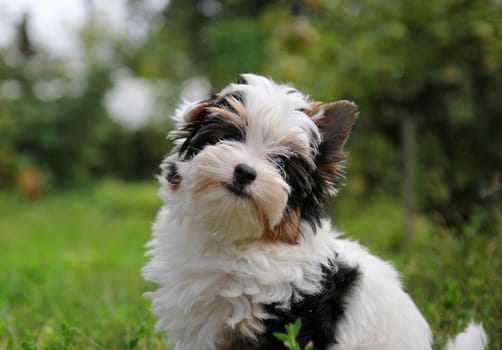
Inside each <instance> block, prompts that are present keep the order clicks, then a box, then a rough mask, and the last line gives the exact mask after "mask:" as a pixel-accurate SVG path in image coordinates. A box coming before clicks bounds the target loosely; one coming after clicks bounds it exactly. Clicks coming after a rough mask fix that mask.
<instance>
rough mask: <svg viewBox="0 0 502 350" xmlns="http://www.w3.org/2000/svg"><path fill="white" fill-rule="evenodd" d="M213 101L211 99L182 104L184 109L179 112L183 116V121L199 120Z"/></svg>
mask: <svg viewBox="0 0 502 350" xmlns="http://www.w3.org/2000/svg"><path fill="white" fill-rule="evenodd" d="M212 101H213V100H212V99H211V100H205V101H202V102H196V103H190V104H188V105H186V106H182V107H181V108H182V109H183V110H181V111H178V113H177V114H179V115H180V116H181V122H182V123H192V122H196V121H198V120H199V119H200V118H201V117H202V116H203V115H204V112H205V111H206V109H207V107H209V106H210V105H211V103H212Z"/></svg>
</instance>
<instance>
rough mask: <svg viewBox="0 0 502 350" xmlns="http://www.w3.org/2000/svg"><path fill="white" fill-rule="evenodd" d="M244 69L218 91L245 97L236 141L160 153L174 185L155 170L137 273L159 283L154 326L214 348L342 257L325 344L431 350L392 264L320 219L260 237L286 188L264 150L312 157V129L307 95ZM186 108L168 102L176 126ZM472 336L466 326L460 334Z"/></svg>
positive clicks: (312, 288) (250, 331)
mask: <svg viewBox="0 0 502 350" xmlns="http://www.w3.org/2000/svg"><path fill="white" fill-rule="evenodd" d="M245 79H246V80H247V82H248V84H247V85H239V84H231V85H230V86H228V87H227V88H226V89H225V90H224V91H223V92H222V93H227V92H235V91H239V92H241V93H242V94H243V95H244V104H245V107H246V113H247V115H246V118H247V122H248V124H247V126H246V141H245V143H239V142H235V141H223V142H219V143H217V144H215V145H211V146H207V147H205V148H204V149H203V150H201V151H200V152H199V153H198V154H197V155H196V156H194V158H193V159H191V160H190V161H184V162H177V156H178V155H177V153H174V154H172V155H170V156H168V158H167V160H166V161H167V162H176V165H177V167H178V171H179V174H180V176H181V178H182V182H181V184H179V186H176V187H175V188H173V187H171V186H170V185H169V184H168V182H167V180H166V179H165V178H164V176H161V177H159V180H160V183H161V188H160V191H159V194H160V197H161V198H162V200H163V201H164V205H163V207H162V209H161V210H160V212H159V214H158V216H157V219H156V222H155V224H154V226H153V238H152V240H151V241H150V242H149V243H148V244H147V247H148V249H149V255H150V256H151V260H150V262H149V263H148V264H147V265H146V266H145V267H144V269H143V275H144V277H145V279H146V280H148V281H152V282H155V283H157V284H158V285H159V288H158V289H157V290H156V291H152V292H149V293H147V296H148V297H150V298H151V299H152V303H153V312H154V313H155V314H156V315H157V316H158V322H157V325H156V327H157V329H158V330H159V331H163V332H166V333H167V334H168V339H169V342H170V343H171V345H172V346H173V349H174V350H224V349H225V348H226V346H227V344H228V343H229V342H230V341H231V339H232V337H233V336H235V335H239V336H244V337H248V338H251V339H252V338H254V337H256V336H257V335H259V334H261V333H263V332H264V331H265V329H264V326H263V324H262V323H261V320H265V319H266V318H267V317H269V316H268V315H267V314H266V313H265V311H264V308H263V305H266V304H271V303H279V304H282V305H283V306H284V307H287V306H288V305H289V304H290V303H291V302H292V301H296V300H297V299H298V298H299V295H298V293H301V294H314V293H315V292H316V291H319V289H320V286H321V281H322V278H323V275H322V271H321V266H322V265H324V266H331V265H333V264H334V265H335V266H336V264H338V263H343V264H345V265H348V266H350V267H356V266H357V267H358V270H359V272H360V278H359V280H358V282H357V284H356V286H355V287H354V289H353V290H352V291H351V293H350V294H349V296H348V299H347V300H346V303H347V304H346V310H345V315H344V317H343V318H342V319H341V320H340V322H339V323H338V325H337V328H336V329H334V330H333V332H335V334H336V338H337V340H338V344H336V345H333V346H332V349H331V350H408V349H409V350H412V349H413V350H422V349H423V350H428V349H431V345H430V344H431V338H432V337H431V331H430V329H429V326H428V324H427V322H426V321H425V319H424V318H423V316H422V315H421V314H420V312H419V311H418V310H417V308H416V306H415V304H414V303H413V301H412V300H411V299H410V297H409V296H408V295H407V294H406V293H405V292H404V291H403V289H402V287H401V284H400V281H399V276H398V273H397V272H396V270H395V269H394V268H393V267H392V265H390V264H389V263H386V262H384V261H382V260H380V259H379V258H377V257H375V256H373V255H371V254H369V253H368V251H367V250H366V249H365V248H363V247H361V246H360V245H359V244H358V243H355V242H352V241H349V240H343V239H339V238H337V237H338V236H339V234H338V233H336V232H335V231H332V230H331V226H330V222H329V221H328V220H324V221H323V222H322V224H321V226H320V227H318V229H317V230H316V232H313V231H312V229H311V227H310V226H309V225H306V224H301V227H300V229H301V231H302V235H301V236H300V238H299V241H298V243H297V244H296V245H291V244H286V243H277V242H269V241H267V240H263V239H260V237H261V236H262V235H263V232H264V230H266V229H270V228H273V227H274V226H275V225H276V224H278V223H279V222H280V221H281V220H282V218H283V215H284V210H285V207H286V204H287V199H288V195H289V194H290V191H291V189H290V187H289V185H288V184H287V182H286V181H284V179H283V177H282V176H281V175H280V173H279V170H278V169H276V168H274V166H273V164H272V163H271V162H270V155H271V154H282V155H288V154H290V153H291V152H293V150H292V148H290V147H291V142H294V145H293V149H294V151H295V152H298V150H299V149H301V150H303V154H302V156H303V157H307V158H310V159H313V157H314V155H315V150H312V147H311V145H313V146H317V144H318V143H319V142H320V141H321V136H320V134H319V131H318V130H317V127H316V125H315V123H314V122H313V121H312V119H311V118H309V117H307V116H306V115H305V114H304V113H303V112H301V111H300V110H301V109H303V108H306V107H308V105H309V101H308V98H307V97H305V96H304V95H302V94H301V93H299V92H298V91H296V90H294V89H292V88H291V87H289V86H287V85H277V84H275V83H273V82H272V81H270V80H268V79H265V78H263V77H259V76H254V75H245ZM196 108H198V105H197V104H191V103H185V104H183V105H182V106H181V107H180V108H178V110H177V112H176V115H175V120H176V122H177V123H178V127H181V126H182V125H183V124H184V123H186V122H188V121H189V119H190V115H191V112H192V111H194V110H195V109H196ZM182 142H183V139H180V140H178V141H177V143H178V145H179V144H181V143H182ZM240 163H245V164H247V165H249V166H252V167H253V168H254V169H255V170H256V171H257V176H256V180H255V181H254V182H253V183H252V184H251V185H250V186H249V187H248V188H247V189H246V190H247V191H248V192H249V198H239V197H237V196H235V195H233V194H231V193H230V192H229V191H228V190H226V189H225V184H228V183H229V182H231V181H232V174H233V169H234V168H235V166H236V165H237V164H240ZM474 328H476V327H474ZM478 331H479V329H478ZM478 333H479V332H478ZM472 334H476V332H475V330H473V329H472V328H469V329H468V330H467V336H466V337H467V338H471V335H472ZM466 337H463V336H460V337H459V338H458V339H457V340H455V342H454V343H451V345H450V347H449V348H448V350H453V349H466V348H465V347H459V345H458V344H460V343H467V342H466V341H464V338H466ZM485 338H486V336H485ZM485 338H483V340H485Z"/></svg>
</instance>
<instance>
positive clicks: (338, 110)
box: [308, 100, 359, 183]
mask: <svg viewBox="0 0 502 350" xmlns="http://www.w3.org/2000/svg"><path fill="white" fill-rule="evenodd" d="M308 113H309V114H311V118H312V120H313V121H314V122H315V123H316V125H317V127H318V128H319V131H320V133H321V137H322V139H321V143H320V144H319V147H318V154H317V157H316V160H315V161H316V165H317V171H318V173H319V175H320V176H321V178H323V179H324V180H325V181H327V182H329V183H332V182H333V180H334V178H337V177H342V176H343V173H342V169H341V166H340V164H339V163H340V162H341V161H342V160H343V159H344V158H345V157H346V154H345V153H344V152H343V151H342V148H343V146H344V145H345V143H346V142H347V139H348V138H349V135H350V132H351V130H352V127H353V126H354V123H355V122H356V119H357V117H358V115H359V107H358V106H357V105H356V104H355V103H354V102H351V101H346V100H341V101H336V102H331V103H323V104H321V103H316V104H313V105H312V107H311V110H310V112H308ZM335 182H336V181H335Z"/></svg>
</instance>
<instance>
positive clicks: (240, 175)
mask: <svg viewBox="0 0 502 350" xmlns="http://www.w3.org/2000/svg"><path fill="white" fill-rule="evenodd" d="M255 179H256V170H254V169H253V168H251V167H250V166H247V165H246V164H242V163H241V164H237V165H236V166H235V169H234V183H235V184H237V185H241V186H245V185H249V184H250V183H251V182H253V181H254V180H255Z"/></svg>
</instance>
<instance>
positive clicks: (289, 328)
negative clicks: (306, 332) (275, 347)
mask: <svg viewBox="0 0 502 350" xmlns="http://www.w3.org/2000/svg"><path fill="white" fill-rule="evenodd" d="M301 328H302V320H301V319H297V320H296V321H295V323H290V324H287V325H286V326H285V329H286V333H280V332H275V333H274V337H276V338H277V339H279V340H280V341H282V342H283V343H284V346H285V347H286V348H288V349H290V350H302V347H301V346H300V344H298V342H297V340H296V339H297V338H298V334H300V329H301ZM313 349H314V344H313V343H312V342H308V343H307V344H306V345H305V347H304V348H303V350H313Z"/></svg>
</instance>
